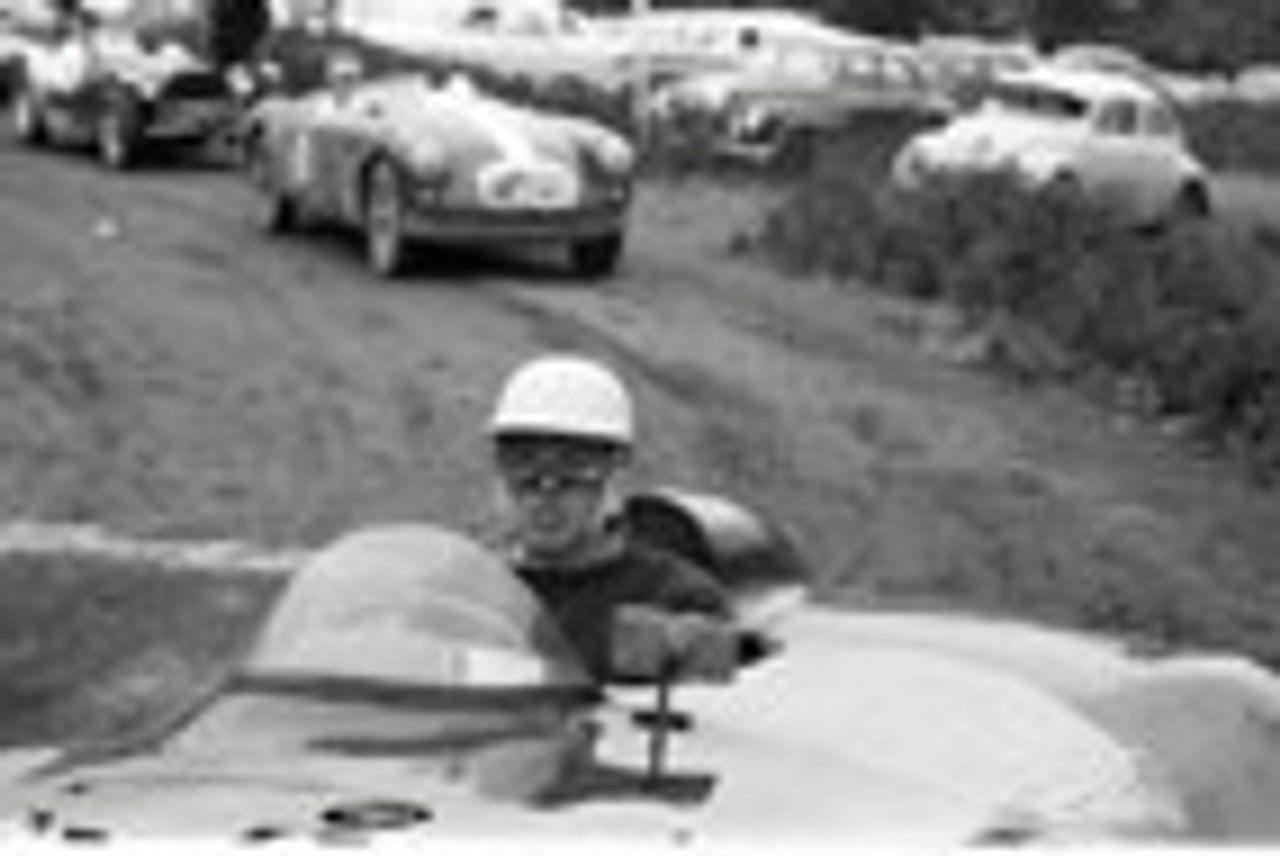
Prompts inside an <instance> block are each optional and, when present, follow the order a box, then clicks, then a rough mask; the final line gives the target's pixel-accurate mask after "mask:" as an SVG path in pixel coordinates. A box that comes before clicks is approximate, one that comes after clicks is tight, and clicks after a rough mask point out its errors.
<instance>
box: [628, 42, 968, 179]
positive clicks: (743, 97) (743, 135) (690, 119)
mask: <svg viewBox="0 0 1280 856" xmlns="http://www.w3.org/2000/svg"><path fill="white" fill-rule="evenodd" d="M949 109H950V105H949V104H948V103H947V101H946V99H945V98H944V97H943V95H942V93H941V91H940V90H936V89H934V88H932V87H931V86H930V84H929V81H928V79H927V77H926V75H925V72H924V69H923V67H922V66H921V65H920V64H919V63H918V62H917V61H916V60H915V59H914V58H913V57H912V56H911V55H910V54H909V53H907V52H906V51H905V50H903V49H901V48H898V47H895V46H891V45H888V44H885V43H881V42H878V41H872V40H868V41H867V42H866V43H865V44H857V45H849V46H843V47H842V48H840V49H838V50H837V49H830V50H819V49H816V48H809V49H805V50H796V51H775V52H773V53H771V54H764V55H762V56H760V57H758V58H757V59H756V60H754V61H752V62H749V63H745V64H743V65H742V66H741V67H739V68H737V69H734V70H732V71H722V72H714V73H707V74H702V75H694V76H690V77H688V78H685V79H683V80H680V81H677V82H675V83H672V84H670V85H668V86H666V87H664V88H662V89H660V90H658V91H657V92H656V93H655V94H654V96H653V98H652V100H651V104H650V110H651V112H652V115H653V117H654V119H655V121H657V122H659V123H662V124H665V125H668V126H675V127H679V126H681V125H682V124H683V125H684V127H695V128H697V127H703V128H707V129H710V130H711V132H712V133H711V136H712V138H713V139H712V141H711V144H712V146H713V147H714V148H715V149H716V151H717V152H718V153H720V154H723V155H726V156H728V157H730V158H733V159H739V160H744V161H748V162H754V163H760V164H780V163H783V162H785V161H787V160H788V159H789V158H792V157H794V158H800V159H801V160H803V159H804V158H806V157H807V156H808V152H807V151H806V147H807V146H808V145H809V144H810V143H811V142H812V141H813V140H814V139H815V138H818V137H820V136H822V135H824V134H830V133H833V132H838V131H841V130H844V129H847V128H850V127H856V126H858V125H860V124H866V123H874V122H876V121H878V120H880V119H882V118H883V117H886V116H895V117H896V116H902V117H913V118H915V119H916V120H917V121H918V122H919V124H920V125H925V124H936V123H937V121H938V120H939V119H941V118H942V117H943V116H945V115H946V114H947V113H948V112H949Z"/></svg>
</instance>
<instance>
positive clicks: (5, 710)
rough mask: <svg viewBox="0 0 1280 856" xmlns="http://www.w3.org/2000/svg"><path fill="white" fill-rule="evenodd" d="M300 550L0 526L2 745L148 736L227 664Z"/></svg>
mask: <svg viewBox="0 0 1280 856" xmlns="http://www.w3.org/2000/svg"><path fill="white" fill-rule="evenodd" d="M305 555H306V554H305V552H304V551H301V550H297V551H292V550H289V551H284V550H282V551H270V552H269V551H266V550H262V549H260V548H258V547H255V546H253V545H251V544H245V543H237V542H230V541H203V542H180V541H176V540H173V541H167V540H142V539H137V538H132V537H128V536H125V535H121V534H115V533H112V532H110V531H108V530H107V529H105V528H101V527H98V526H86V525H62V524H44V523H13V524H9V525H5V526H2V527H0V586H3V591H4V594H3V597H0V748H4V747H13V746H24V745H48V744H54V745H61V746H64V747H67V748H69V749H71V750H72V751H73V752H74V751H76V750H77V749H84V750H86V751H90V752H94V753H97V752H100V751H108V752H109V751H110V747H113V746H128V745H137V744H138V743H139V742H145V740H146V739H147V736H148V735H149V734H151V733H152V732H153V731H154V729H155V728H156V727H157V725H156V724H157V723H161V724H163V723H165V722H167V721H171V720H172V719H174V718H175V717H180V716H181V715H182V714H183V712H184V711H187V710H190V709H192V707H193V706H194V705H198V704H199V703H200V700H201V699H202V698H204V697H206V695H207V693H208V692H210V691H211V689H213V688H216V687H217V685H218V684H219V683H220V682H221V681H222V680H223V678H224V677H225V676H226V675H227V674H228V673H229V672H230V671H231V670H232V669H234V668H235V664H236V663H237V662H239V660H240V658H241V657H242V655H243V651H244V649H245V646H246V645H247V644H249V643H250V642H251V641H252V639H253V638H254V636H255V633H256V630H257V628H258V627H259V626H260V625H261V622H262V621H263V620H264V618H265V616H266V615H267V613H268V611H269V609H270V607H271V605H272V604H273V603H274V602H275V600H276V597H277V595H278V594H279V592H280V591H281V589H282V588H283V582H284V581H285V580H286V579H287V577H288V573H289V571H290V570H291V569H292V568H295V567H297V566H298V565H299V564H300V562H301V561H303V559H304V557H305ZM102 747H106V749H105V750H103V748H102Z"/></svg>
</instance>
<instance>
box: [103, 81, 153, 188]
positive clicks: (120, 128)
mask: <svg viewBox="0 0 1280 856" xmlns="http://www.w3.org/2000/svg"><path fill="white" fill-rule="evenodd" d="M138 112H139V111H138V105H137V103H136V102H135V101H134V99H133V97H132V96H130V95H127V94H119V95H116V96H114V97H110V98H108V99H107V102H106V103H105V104H104V105H103V108H102V112H101V113H100V114H99V116H98V122H97V127H96V136H97V146H98V158H99V159H100V160H101V161H102V162H103V163H104V164H105V165H106V166H108V167H110V168H111V169H115V170H126V169H129V168H130V167H132V166H133V165H134V164H135V163H136V162H137V158H138V150H139V148H140V147H141V142H142V134H141V131H142V128H141V121H140V119H141V117H140V116H139V115H138Z"/></svg>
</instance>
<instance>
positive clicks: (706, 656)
mask: <svg viewBox="0 0 1280 856" xmlns="http://www.w3.org/2000/svg"><path fill="white" fill-rule="evenodd" d="M611 655H612V656H611V660H612V665H613V671H614V672H615V674H617V675H618V676H619V677H622V678H625V679H628V680H641V681H658V680H663V679H668V680H670V679H674V680H690V681H706V682H711V683H720V682H727V681H729V680H730V679H731V678H732V677H733V675H734V672H735V671H736V670H737V668H738V665H739V663H740V662H741V656H742V634H741V632H740V631H739V629H738V628H737V627H735V626H734V625H733V623H732V622H729V621H727V620H725V619H722V618H716V617H713V616H707V615H702V614H699V613H692V612H683V613H677V612H669V611H666V610H661V609H657V608H654V607H650V606H623V607H619V609H618V612H617V615H616V617H615V621H614V632H613V649H612V651H611Z"/></svg>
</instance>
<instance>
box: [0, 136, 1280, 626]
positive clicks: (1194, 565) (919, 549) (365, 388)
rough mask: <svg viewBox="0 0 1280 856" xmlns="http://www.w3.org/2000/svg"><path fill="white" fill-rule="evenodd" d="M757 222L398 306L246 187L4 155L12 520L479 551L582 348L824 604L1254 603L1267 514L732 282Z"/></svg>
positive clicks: (909, 312) (1258, 605)
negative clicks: (613, 269) (497, 448)
mask: <svg viewBox="0 0 1280 856" xmlns="http://www.w3.org/2000/svg"><path fill="white" fill-rule="evenodd" d="M760 202H761V192H760V191H758V190H751V189H749V188H737V189H734V188H731V187H725V186H716V185H712V184H709V183H697V182H690V183H684V184H671V183H650V184H646V185H645V186H644V187H643V188H642V192H641V194H640V198H639V200H638V205H637V208H636V211H635V218H634V229H633V231H632V244H631V247H630V249H629V254H628V256H627V258H626V261H625V263H624V267H623V269H622V271H621V272H620V274H619V275H618V276H617V277H616V278H615V279H614V280H612V281H610V282H608V283H605V284H602V285H598V286H589V285H582V284H579V283H575V282H573V281H572V280H568V279H564V278H562V277H561V275H560V273H559V271H560V269H561V268H560V267H559V260H558V259H555V258H551V257H538V256H536V255H529V256H523V257H522V256H515V255H488V256H480V255H466V254H460V253H449V254H446V253H442V252H440V253H435V254H428V255H427V257H425V258H424V259H423V264H422V267H421V269H420V270H419V272H418V273H417V275H416V276H415V277H414V278H412V279H411V280H409V281H407V282H402V283H396V284H387V283H383V282H380V281H377V280H376V279H374V278H373V277H371V276H370V275H369V274H368V273H366V271H365V270H364V268H363V266H362V265H361V263H360V260H359V258H358V255H357V253H356V250H355V247H354V246H353V245H352V244H351V242H350V241H349V240H347V239H345V238H344V237H343V236H341V235H333V234H308V235H303V236H298V237H291V238H288V239H275V238H269V237H267V236H265V235H264V234H263V233H262V232H261V231H260V230H259V229H258V228H257V226H256V225H255V223H254V220H253V213H254V212H253V198H252V196H251V195H250V194H249V192H248V190H247V189H246V188H245V187H243V186H242V184H241V183H240V182H239V181H238V180H237V179H236V178H235V177H234V176H231V175H228V174H226V173H224V172H220V171H217V170H214V169H200V168H193V167H192V166H191V165H174V166H168V167H161V168H159V169H156V170H153V171H150V172H147V173H145V174H131V175H124V176H121V175H114V174H110V173H107V172H104V171H102V170H101V169H100V168H99V167H97V166H96V165H95V164H93V163H91V162H89V161H88V160H86V159H82V158H80V157H78V156H75V155H63V154H51V153H43V152H42V153H34V152H29V151H23V150H20V149H18V148H16V147H15V146H14V144H12V143H11V142H10V141H9V140H8V139H7V137H6V138H5V139H3V141H0V259H2V260H3V264H2V265H0V395H2V396H3V397H4V407H3V409H2V410H0V515H3V516H4V517H23V518H42V519H59V520H65V519H75V520H95V521H102V522H104V523H107V524H109V525H112V526H115V527H117V528H120V529H124V530H126V531H129V532H134V533H162V534H166V535H189V536H201V537H204V536H229V537H236V538H251V539H255V540H261V541H265V542H267V543H270V544H286V543H287V544H292V543H299V542H302V543H308V544H314V543H319V542H321V541H324V540H327V539H329V538H330V537H332V536H334V535H335V534H337V533H338V532H340V531H342V530H345V529H347V528H349V527H351V526H354V525H356V524H358V523H361V522H366V521H373V520H387V519H396V518H426V519H433V520H437V521H441V522H444V523H447V524H450V525H457V526H462V527H465V528H467V529H471V530H481V529H483V528H485V526H486V525H487V520H486V518H487V507H488V496H489V494H488V487H487V484H486V482H485V448H484V446H483V444H482V443H481V442H480V441H479V435H478V430H477V429H478V428H479V426H480V425H481V424H482V421H483V419H484V417H485V410H486V407H487V405H488V402H489V399H490V397H491V395H492V394H493V392H494V390H495V388H496V386H497V384H498V383H499V381H500V378H501V377H502V375H503V374H504V373H505V372H506V371H507V370H508V369H509V368H510V367H511V366H512V365H514V364H515V363H516V362H518V361H519V360H520V359H522V358H524V357H526V356H528V355H531V354H534V353H536V352H539V351H541V350H543V349H547V348H574V349H584V350H586V351H590V352H593V353H597V354H600V355H603V356H605V357H607V358H609V359H611V360H613V361H615V362H616V363H617V364H618V366H619V367H620V368H621V369H622V371H623V372H624V373H625V374H626V375H627V376H628V377H629V378H630V379H631V380H632V381H633V382H634V385H635V387H636V390H637V393H638V395H639V397H640V398H641V400H642V407H643V416H642V419H643V424H642V430H643V432H644V434H645V451H644V454H643V459H642V461H641V468H640V472H639V474H638V477H639V478H640V479H641V480H642V481H644V482H655V481H660V482H670V483H676V484H680V485H685V486H689V487H695V488H699V489H704V490H711V491H718V492H724V493H727V494H729V495H732V496H734V497H736V498H738V499H739V500H741V501H744V502H746V503H747V504H748V505H750V506H753V507H755V508H757V509H759V510H761V511H762V512H764V513H766V514H769V515H771V516H774V517H776V518H777V519H779V520H781V521H784V522H785V524H786V525H787V526H789V528H790V529H791V530H792V531H793V533H794V534H795V535H796V536H797V537H798V540H799V541H800V543H801V545H802V547H803V549H804V551H805V553H806V554H807V555H808V556H809V558H810V559H811V561H812V563H813V565H814V567H815V570H816V571H817V572H818V574H819V575H820V577H821V578H822V579H823V580H824V581H825V582H826V583H827V584H828V585H829V586H830V587H831V588H832V589H835V588H840V589H842V590H849V587H850V586H852V587H853V590H855V591H858V592H861V593H863V594H867V593H870V592H874V593H878V594H880V595H898V596H906V595H918V596H921V597H927V598H930V599H933V598H939V597H942V598H948V597H956V596H959V597H961V598H963V599H964V600H966V601H967V602H968V603H969V604H970V605H972V606H975V607H984V606H986V607H996V606H1008V603H1007V599H1008V598H1009V597H1010V592H1011V591H1012V592H1013V596H1014V597H1015V598H1016V599H1017V605H1018V608H1019V609H1020V610H1022V611H1024V612H1028V613H1033V614H1042V615H1057V614H1060V613H1061V612H1063V611H1064V610H1063V604H1062V603H1061V602H1060V601H1061V597H1062V595H1061V591H1062V589H1061V586H1059V585H1058V583H1057V582H1055V581H1061V579H1062V578H1063V577H1064V575H1065V576H1068V577H1070V576H1073V575H1078V578H1079V579H1081V580H1091V581H1093V583H1091V585H1093V587H1094V588H1095V589H1096V588H1099V587H1101V589H1100V590H1103V591H1104V594H1105V597H1103V600H1106V601H1108V602H1110V601H1112V600H1116V599H1120V600H1123V599H1124V597H1127V596H1128V595H1127V594H1126V593H1127V592H1129V591H1130V590H1133V591H1139V592H1160V591H1162V585H1163V583H1166V582H1167V583H1168V584H1169V590H1170V591H1172V592H1174V593H1173V594H1170V595H1169V597H1171V598H1172V597H1178V598H1183V599H1187V598H1190V599H1194V598H1196V597H1198V596H1199V592H1200V589H1199V588H1198V587H1199V586H1201V585H1203V584H1204V583H1203V581H1204V580H1208V579H1212V580H1213V581H1214V582H1213V583H1212V585H1213V587H1214V590H1215V591H1217V592H1227V593H1228V594H1229V593H1230V592H1232V591H1235V590H1239V591H1241V592H1245V591H1249V592H1256V591H1257V590H1258V585H1259V580H1260V579H1261V578H1262V576H1261V575H1262V574H1263V573H1264V572H1265V561H1266V560H1265V559H1264V558H1263V557H1268V556H1272V555H1276V549H1275V548H1276V545H1275V544H1274V543H1273V542H1274V541H1276V539H1277V535H1275V534H1273V533H1274V532H1275V531H1276V529H1277V527H1275V526H1273V525H1269V521H1270V520H1272V519H1273V518H1272V513H1273V510H1272V505H1271V502H1272V500H1270V499H1268V498H1267V497H1266V496H1263V495H1257V494H1255V493H1253V492H1251V491H1250V490H1249V489H1247V488H1245V487H1243V486H1241V485H1239V484H1238V483H1237V482H1236V481H1235V480H1234V479H1233V478H1232V477H1231V476H1230V474H1228V473H1224V472H1223V471H1221V470H1219V469H1216V468H1215V467H1213V466H1211V465H1209V464H1206V463H1204V462H1197V461H1194V460H1192V459H1190V458H1189V457H1188V456H1186V455H1185V454H1184V453H1183V452H1182V451H1179V450H1178V449H1176V448H1175V447H1173V446H1172V445H1171V444H1170V443H1168V442H1166V441H1165V440H1164V439H1162V438H1161V437H1159V436H1158V435H1157V434H1156V433H1155V432H1154V431H1150V430H1147V429H1141V428H1134V427H1133V426H1127V425H1125V424H1124V423H1122V422H1120V421H1118V420H1116V419H1115V418H1114V417H1112V416H1108V415H1106V414H1104V413H1101V412H1099V411H1098V410H1096V409H1094V408H1093V407H1092V406H1091V405H1089V404H1087V403H1084V402H1082V401H1080V400H1078V399H1076V398H1074V397H1073V396H1071V395H1069V394H1066V393H1054V392H1047V391H1034V390H1023V389H1016V388H1012V387H1008V386H1004V385H1002V384H1001V383H999V382H997V381H995V380H992V379H990V378H984V377H983V376H981V375H979V374H976V373H974V372H972V371H969V370H966V369H963V368H961V367H957V366H953V365H949V364H947V363H946V362H945V361H940V360H938V359H937V358H935V357H932V356H930V352H929V349H928V348H926V347H924V346H923V343H924V342H925V340H927V338H928V337H927V336H925V335H924V333H925V332H927V330H928V329H930V326H929V324H928V323H927V321H928V316H927V315H926V313H923V312H921V311H920V310H918V309H914V308H911V307H909V306H904V305H902V304H900V303H895V302H893V301H890V300H887V299H885V298H883V297H877V296H875V295H872V294H870V293H865V292H862V291H860V290H856V289H852V288H850V287H848V286H837V285H834V284H829V283H824V282H818V281H800V280H786V279H783V278H780V277H778V276H777V275H776V274H774V273H771V272H769V271H767V270H765V269H764V268H763V267H762V266H760V265H759V264H757V263H755V262H753V261H752V260H750V259H747V258H741V257H734V256H733V255H731V254H730V253H729V252H728V250H727V248H728V246H729V244H730V242H731V239H732V236H733V235H734V234H735V233H736V232H737V231H738V230H740V229H742V228H745V227H747V226H749V224H750V223H751V222H752V218H753V217H754V215H755V213H756V211H757V210H758V206H759V205H760ZM998 591H999V592H1001V593H999V594H998V593H997V592H998ZM1268 591H1274V586H1271V587H1269V588H1268ZM1214 596H1215V597H1216V596H1217V595H1214ZM1082 597H1083V596H1082ZM1002 598H1003V599H1004V600H1003V601H1002ZM1242 600H1243V601H1244V602H1245V604H1246V605H1239V606H1237V605H1236V604H1234V603H1233V604H1232V605H1231V607H1230V609H1231V610H1235V609H1244V610H1252V609H1257V610H1258V611H1259V612H1262V611H1264V610H1265V611H1266V614H1268V615H1274V614H1276V613H1275V610H1274V609H1272V608H1271V605H1270V604H1267V603H1266V602H1265V601H1263V602H1259V601H1258V599H1257V598H1256V597H1254V596H1250V597H1247V598H1242ZM1067 606H1068V607H1072V608H1074V607H1076V606H1078V607H1079V609H1078V610H1077V611H1082V612H1085V613H1087V612H1088V611H1089V610H1090V609H1094V607H1093V606H1092V605H1090V604H1089V603H1085V602H1084V601H1083V600H1082V601H1081V603H1080V604H1067ZM1066 611H1070V609H1068V610H1066ZM1228 612H1229V613H1230V615H1232V616H1235V617H1237V618H1238V617H1239V616H1238V615H1236V613H1234V612H1230V610H1228ZM1250 614H1252V613H1250ZM1084 618H1085V619H1087V620H1089V621H1097V622H1103V623H1105V620H1106V618H1107V616H1105V615H1101V613H1100V614H1099V615H1097V616H1095V615H1092V614H1086V615H1084ZM1231 623H1233V624H1236V623H1239V622H1235V621H1234V620H1233V621H1232V622H1231ZM1243 623H1246V624H1247V623H1248V622H1247V621H1245V622H1243ZM1254 626H1256V630H1257V632H1258V634H1260V636H1261V635H1262V634H1264V632H1266V633H1269V631H1268V630H1267V627H1266V626H1264V625H1263V624H1262V623H1261V622H1255V623H1254ZM1237 631H1239V632H1245V631H1241V630H1240V628H1239V627H1234V628H1233V629H1232V632H1237ZM1215 633H1217V631H1216V630H1214V629H1213V628H1208V629H1207V630H1205V634H1204V635H1208V636H1213V635H1214V634H1215ZM1270 644H1271V645H1273V646H1274V647H1276V648H1280V643H1274V642H1273V643H1270Z"/></svg>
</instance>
